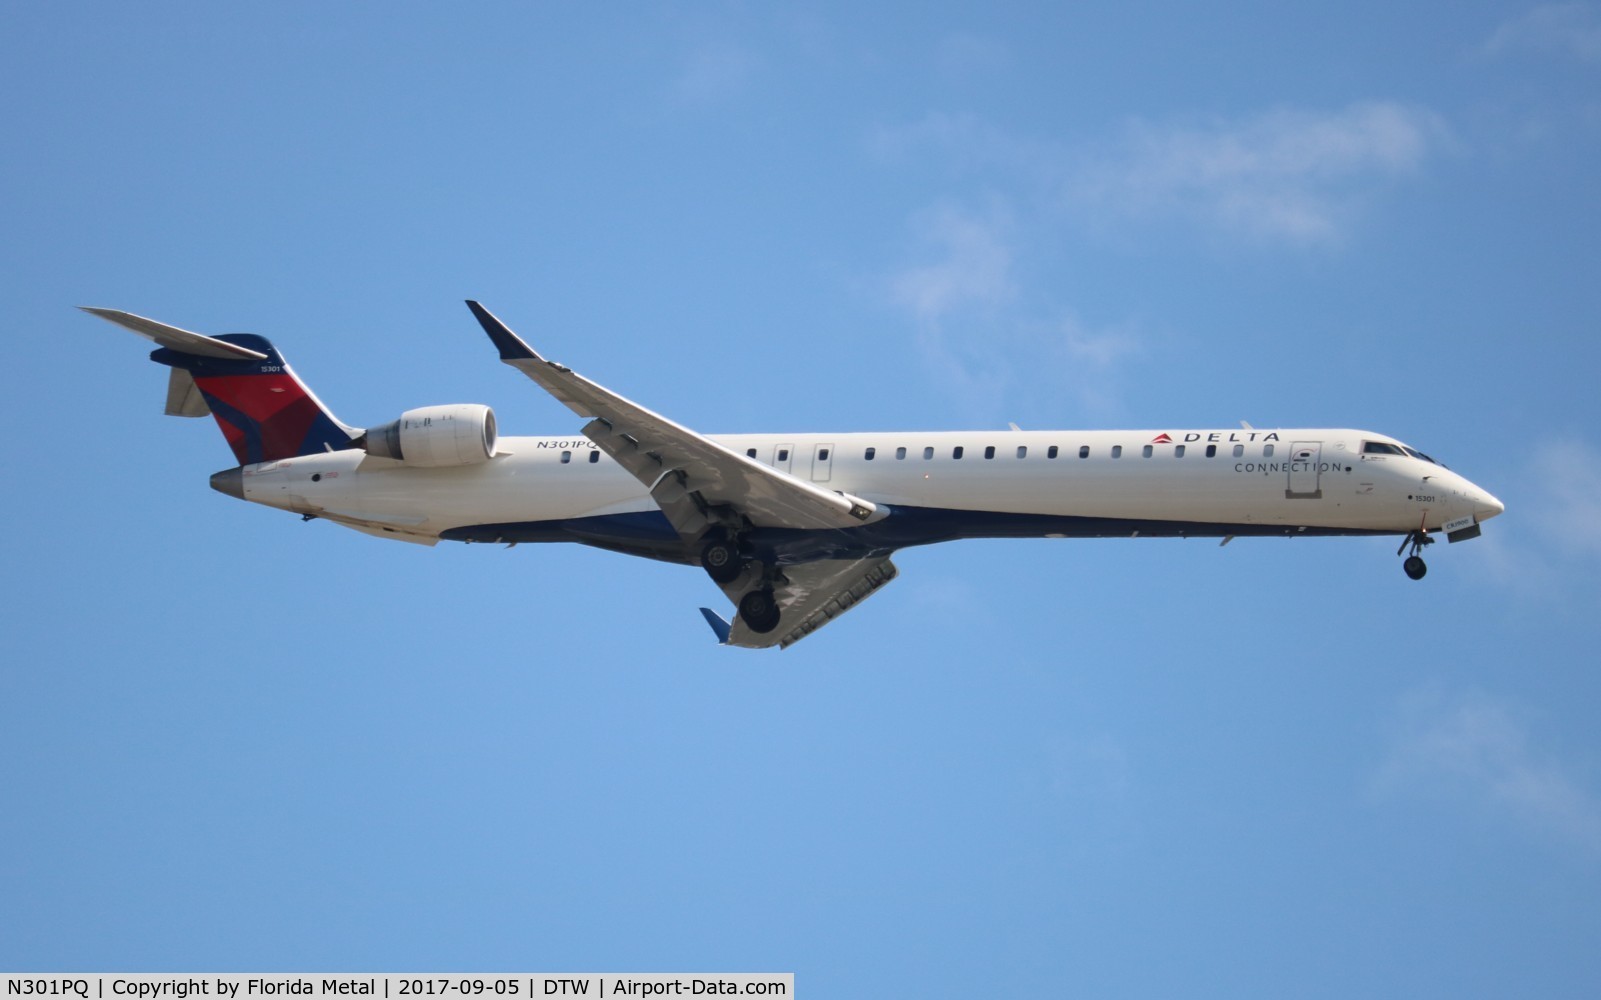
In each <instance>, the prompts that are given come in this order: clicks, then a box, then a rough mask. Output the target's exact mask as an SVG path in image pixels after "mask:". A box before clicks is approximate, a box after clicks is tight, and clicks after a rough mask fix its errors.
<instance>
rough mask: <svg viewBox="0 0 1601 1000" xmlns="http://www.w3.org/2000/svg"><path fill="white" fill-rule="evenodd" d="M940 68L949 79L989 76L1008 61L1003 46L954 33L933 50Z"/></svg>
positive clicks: (987, 39) (979, 38)
mask: <svg viewBox="0 0 1601 1000" xmlns="http://www.w3.org/2000/svg"><path fill="white" fill-rule="evenodd" d="M935 60H936V62H937V63H938V65H939V67H940V69H942V70H943V71H945V72H946V73H948V74H951V75H953V76H970V75H974V74H978V73H990V72H994V71H996V70H999V69H1003V68H1005V66H1006V65H1007V63H1008V62H1009V61H1010V59H1009V56H1008V55H1007V51H1006V46H1005V45H1003V44H1001V43H1000V42H998V41H996V40H994V39H992V38H985V37H983V36H980V35H973V34H968V33H966V32H956V33H954V34H950V35H946V36H945V37H944V38H942V39H940V41H939V45H938V47H937V48H936V50H935Z"/></svg>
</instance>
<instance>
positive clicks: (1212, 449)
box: [1206, 444, 1217, 458]
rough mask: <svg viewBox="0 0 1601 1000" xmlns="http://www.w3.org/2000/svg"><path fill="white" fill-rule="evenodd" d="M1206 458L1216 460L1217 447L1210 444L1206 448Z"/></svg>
mask: <svg viewBox="0 0 1601 1000" xmlns="http://www.w3.org/2000/svg"><path fill="white" fill-rule="evenodd" d="M1206 457H1207V458H1216V457H1217V445H1215V444H1209V445H1207V446H1206Z"/></svg>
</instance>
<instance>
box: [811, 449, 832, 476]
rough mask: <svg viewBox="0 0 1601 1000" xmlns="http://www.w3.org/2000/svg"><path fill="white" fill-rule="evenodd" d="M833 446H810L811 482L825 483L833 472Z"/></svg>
mask: <svg viewBox="0 0 1601 1000" xmlns="http://www.w3.org/2000/svg"><path fill="white" fill-rule="evenodd" d="M833 468H834V446H833V445H831V444H820V445H816V446H815V447H813V448H812V482H814V483H826V482H828V478H829V476H830V475H832V473H833Z"/></svg>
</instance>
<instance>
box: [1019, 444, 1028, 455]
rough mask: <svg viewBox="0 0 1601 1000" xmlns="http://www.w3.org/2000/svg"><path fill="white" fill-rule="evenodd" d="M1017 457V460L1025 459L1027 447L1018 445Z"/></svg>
mask: <svg viewBox="0 0 1601 1000" xmlns="http://www.w3.org/2000/svg"><path fill="white" fill-rule="evenodd" d="M1017 457H1018V458H1027V457H1028V445H1026V444H1020V445H1018V446H1017Z"/></svg>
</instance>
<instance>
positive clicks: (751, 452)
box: [745, 448, 756, 458]
mask: <svg viewBox="0 0 1601 1000" xmlns="http://www.w3.org/2000/svg"><path fill="white" fill-rule="evenodd" d="M745 457H746V458H755V457H756V449H755V448H746V449H745Z"/></svg>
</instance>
